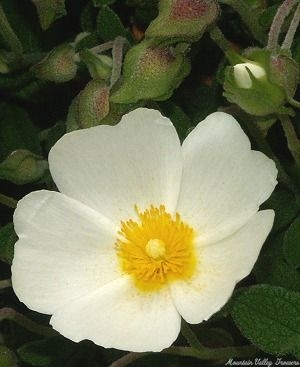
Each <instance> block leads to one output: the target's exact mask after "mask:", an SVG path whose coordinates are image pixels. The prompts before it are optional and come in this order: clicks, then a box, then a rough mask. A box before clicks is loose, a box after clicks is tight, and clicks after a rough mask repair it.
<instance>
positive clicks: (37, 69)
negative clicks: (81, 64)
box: [32, 44, 77, 83]
mask: <svg viewBox="0 0 300 367" xmlns="http://www.w3.org/2000/svg"><path fill="white" fill-rule="evenodd" d="M74 55H75V49H74V47H72V46H71V45H68V44H66V45H61V46H58V47H56V48H55V49H54V50H52V51H51V52H50V53H49V54H48V55H47V56H46V57H45V58H44V59H43V60H42V61H40V62H39V63H38V64H36V65H34V66H33V68H32V71H33V72H34V74H35V76H36V77H37V78H38V79H42V80H49V81H52V82H55V83H64V82H68V81H69V80H71V79H73V78H74V77H75V76H76V72H77V65H76V62H75V60H74Z"/></svg>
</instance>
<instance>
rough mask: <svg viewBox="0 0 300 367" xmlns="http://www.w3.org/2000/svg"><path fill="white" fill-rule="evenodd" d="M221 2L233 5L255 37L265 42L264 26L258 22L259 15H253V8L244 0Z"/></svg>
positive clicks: (224, 0) (225, 0)
mask: <svg viewBox="0 0 300 367" xmlns="http://www.w3.org/2000/svg"><path fill="white" fill-rule="evenodd" d="M219 1H220V3H222V4H225V5H229V6H231V7H232V8H233V9H234V10H235V11H236V12H237V13H238V14H239V15H240V17H241V18H242V21H243V22H244V23H245V24H246V26H247V27H248V29H249V30H250V32H251V33H252V35H253V37H254V38H255V39H256V40H257V41H258V42H260V43H261V44H263V45H264V44H265V42H266V35H265V32H264V30H263V28H262V27H261V26H260V24H259V23H258V17H256V16H253V10H251V8H250V7H249V5H248V4H246V3H245V1H243V0H219Z"/></svg>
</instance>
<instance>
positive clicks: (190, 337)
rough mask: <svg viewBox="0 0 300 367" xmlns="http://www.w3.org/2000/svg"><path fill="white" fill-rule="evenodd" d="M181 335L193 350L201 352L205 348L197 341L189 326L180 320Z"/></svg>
mask: <svg viewBox="0 0 300 367" xmlns="http://www.w3.org/2000/svg"><path fill="white" fill-rule="evenodd" d="M181 333H182V335H183V336H184V338H185V339H186V341H187V342H188V343H189V345H190V346H191V347H193V348H195V349H199V350H202V349H203V348H205V347H204V346H203V345H202V344H201V343H200V342H199V340H198V338H197V336H196V335H195V334H194V332H193V330H192V329H191V328H190V326H189V325H188V324H187V323H186V322H185V321H184V320H182V322H181Z"/></svg>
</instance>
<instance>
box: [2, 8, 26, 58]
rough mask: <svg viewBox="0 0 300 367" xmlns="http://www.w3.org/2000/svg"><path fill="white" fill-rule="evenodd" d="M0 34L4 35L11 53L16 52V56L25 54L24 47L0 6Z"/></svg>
mask: <svg viewBox="0 0 300 367" xmlns="http://www.w3.org/2000/svg"><path fill="white" fill-rule="evenodd" d="M0 34H1V35H2V38H3V40H4V41H5V42H6V43H7V45H8V47H9V48H10V49H11V51H13V52H15V53H16V54H22V53H23V46H22V44H21V42H20V40H19V38H18V37H17V35H16V34H15V32H14V30H13V29H12V27H11V26H10V24H9V21H8V19H7V17H6V15H5V13H4V10H3V8H2V6H1V5H0Z"/></svg>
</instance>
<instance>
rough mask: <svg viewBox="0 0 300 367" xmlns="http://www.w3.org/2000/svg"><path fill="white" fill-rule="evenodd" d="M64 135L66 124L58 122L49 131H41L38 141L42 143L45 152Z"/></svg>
mask: <svg viewBox="0 0 300 367" xmlns="http://www.w3.org/2000/svg"><path fill="white" fill-rule="evenodd" d="M65 133H66V124H65V122H63V121H58V122H57V123H56V124H55V125H53V126H52V127H50V128H49V129H46V130H43V131H42V132H41V133H40V134H39V137H40V140H41V141H42V142H43V143H44V146H45V149H46V151H47V152H49V150H50V149H51V148H52V147H53V145H54V144H55V143H56V142H57V140H58V139H60V138H61V137H62V136H63V135H64V134H65Z"/></svg>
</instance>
